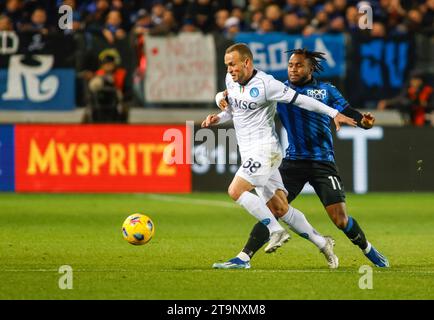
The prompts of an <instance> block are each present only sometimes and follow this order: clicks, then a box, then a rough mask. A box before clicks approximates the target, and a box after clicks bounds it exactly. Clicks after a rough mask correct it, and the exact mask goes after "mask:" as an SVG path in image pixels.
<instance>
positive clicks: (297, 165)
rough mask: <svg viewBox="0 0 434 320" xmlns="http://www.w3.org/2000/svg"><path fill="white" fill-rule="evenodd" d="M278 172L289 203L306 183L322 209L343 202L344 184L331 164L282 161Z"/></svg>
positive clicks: (325, 162)
mask: <svg viewBox="0 0 434 320" xmlns="http://www.w3.org/2000/svg"><path fill="white" fill-rule="evenodd" d="M279 171H280V175H281V176H282V180H283V184H284V185H285V188H286V190H288V202H289V203H291V202H292V201H293V200H294V199H295V198H296V197H297V196H298V195H299V193H300V192H301V190H302V189H303V187H304V185H305V184H306V182H309V183H310V185H311V186H312V187H313V188H314V189H315V192H316V194H317V195H318V197H319V198H320V200H321V202H322V204H323V205H324V207H327V206H329V205H331V204H335V203H340V202H345V189H344V184H343V182H342V179H341V177H340V176H339V174H338V169H337V167H336V165H335V164H334V163H333V162H328V161H309V160H287V159H283V161H282V164H281V165H280V167H279Z"/></svg>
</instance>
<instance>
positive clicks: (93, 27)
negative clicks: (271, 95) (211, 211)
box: [0, 0, 434, 124]
mask: <svg viewBox="0 0 434 320" xmlns="http://www.w3.org/2000/svg"><path fill="white" fill-rule="evenodd" d="M62 5H68V6H69V7H70V8H72V12H73V15H72V18H73V28H72V30H68V29H66V30H61V29H59V27H58V21H59V16H60V14H59V12H58V11H59V7H60V6H62ZM367 5H369V6H370V8H372V15H373V24H372V26H371V27H370V28H367V29H361V28H360V22H362V23H363V22H366V20H364V18H363V17H364V16H366V15H365V13H366V11H363V10H366V6H367ZM361 10H362V11H361ZM433 30H434V0H375V1H365V0H361V1H360V0H124V1H122V0H3V1H0V31H17V32H37V33H41V34H49V33H56V32H63V33H65V34H70V35H73V36H74V38H75V41H76V48H77V50H76V54H77V57H76V59H75V60H76V61H77V65H76V70H77V71H78V72H77V74H78V78H79V81H81V82H82V87H83V88H85V89H82V90H83V92H79V93H78V94H77V97H78V104H79V105H86V104H88V102H89V101H95V102H97V101H99V95H98V90H99V89H100V88H103V89H104V90H106V91H107V92H108V91H110V92H112V96H113V97H116V98H117V99H114V103H113V105H114V106H115V107H116V108H117V110H118V118H119V119H123V120H121V121H126V116H125V113H126V111H125V110H126V109H125V106H124V105H123V104H122V103H121V100H128V99H129V98H130V97H136V98H137V100H138V101H139V102H140V103H143V101H144V99H143V97H141V96H140V95H142V94H143V89H142V88H143V84H142V82H143V79H144V72H145V69H146V58H145V57H144V50H143V45H144V35H145V34H151V35H168V34H171V33H178V32H203V33H211V34H214V35H216V36H218V37H221V38H224V39H228V40H230V39H232V38H233V37H234V36H235V35H236V34H237V33H239V32H256V33H258V34H264V33H269V32H285V33H287V34H294V35H295V34H298V35H304V36H309V35H312V34H324V33H343V32H345V33H348V34H362V35H368V36H371V37H385V36H394V35H406V34H421V35H424V36H427V37H428V38H431V39H432V37H433V35H434V33H433ZM431 42H432V41H431ZM108 48H111V49H113V48H114V49H116V50H117V52H116V50H115V51H113V52H114V53H113V52H112V51H106V50H107V49H108ZM125 50H129V52H128V53H125V52H123V51H125ZM131 51H132V52H131ZM107 52H108V53H107ZM103 53H104V54H103ZM106 53H107V54H106ZM122 57H128V58H127V59H124V61H122ZM128 64H129V65H128ZM126 72H127V73H128V75H129V76H128V77H126V76H125V73H126ZM107 85H110V86H109V87H107ZM134 86H136V90H134ZM419 87H420V88H425V87H424V86H422V85H419V86H418V88H417V89H411V88H410V89H407V88H406V89H404V91H403V94H402V95H403V96H407V98H408V99H407V100H405V101H406V103H407V105H413V106H412V107H410V109H411V110H413V111H414V110H416V111H414V113H415V114H416V113H417V114H418V115H411V117H410V118H411V121H412V122H413V123H415V124H416V123H419V124H420V123H423V122H424V120H421V119H422V118H423V117H422V116H420V114H422V111H421V110H422V109H421V108H419V107H420V106H422V105H423V106H424V109H423V110H425V109H426V108H425V106H428V107H429V106H432V96H433V94H432V88H431V87H429V88H430V89H426V88H425V89H424V90H425V91H424V94H423V99H422V100H423V102H420V103H419V102H417V103H415V101H419V100H420V99H419V91H420V90H422V89H419ZM78 88H79V89H78V90H79V91H80V85H79V86H78ZM412 90H413V91H412ZM430 90H431V91H430ZM81 97H85V99H84V100H85V101H80V98H81ZM398 100H399V99H398ZM422 100H421V101H422ZM425 100H426V101H425ZM394 101H395V100H389V101H380V102H379V104H378V108H379V109H382V110H383V109H386V108H390V107H393V106H394V105H396V103H394ZM395 102H396V101H395ZM412 103H413V104H412ZM415 104H416V106H414V105H415ZM407 109H408V108H407ZM93 111H95V110H94V109H93ZM91 114H92V112H88V116H89V117H91ZM96 116H98V113H96V115H95V114H94V117H96ZM415 119H416V120H415ZM89 121H91V120H89Z"/></svg>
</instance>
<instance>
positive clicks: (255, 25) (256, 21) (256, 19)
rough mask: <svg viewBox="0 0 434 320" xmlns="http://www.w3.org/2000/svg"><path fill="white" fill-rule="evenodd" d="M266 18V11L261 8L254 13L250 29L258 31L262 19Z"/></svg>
mask: <svg viewBox="0 0 434 320" xmlns="http://www.w3.org/2000/svg"><path fill="white" fill-rule="evenodd" d="M262 19H264V13H263V12H262V11H261V10H257V11H255V12H253V13H252V16H251V22H250V25H249V31H253V32H256V31H258V29H259V27H260V24H261V21H262Z"/></svg>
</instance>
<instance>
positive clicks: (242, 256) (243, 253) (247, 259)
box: [237, 251, 250, 262]
mask: <svg viewBox="0 0 434 320" xmlns="http://www.w3.org/2000/svg"><path fill="white" fill-rule="evenodd" d="M237 258H240V259H241V260H243V261H246V262H247V261H250V257H249V255H248V254H247V253H245V252H242V251H241V252H240V253H239V254H238V255H237Z"/></svg>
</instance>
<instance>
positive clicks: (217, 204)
mask: <svg viewBox="0 0 434 320" xmlns="http://www.w3.org/2000/svg"><path fill="white" fill-rule="evenodd" d="M146 197H147V198H151V199H155V200H159V201H165V202H177V203H186V204H198V205H204V206H213V207H224V208H240V206H238V205H236V204H235V203H231V202H226V201H219V200H204V199H195V198H181V197H175V196H165V195H160V194H148V195H146Z"/></svg>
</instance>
